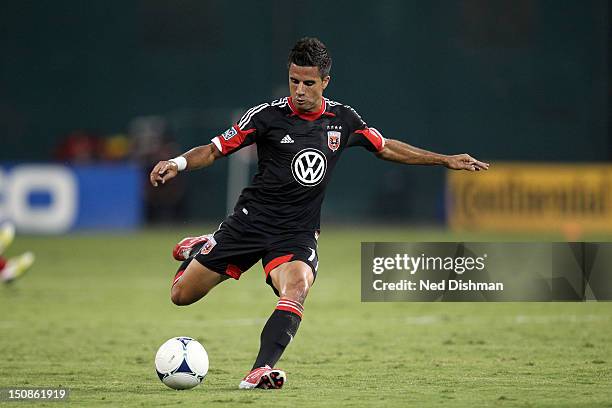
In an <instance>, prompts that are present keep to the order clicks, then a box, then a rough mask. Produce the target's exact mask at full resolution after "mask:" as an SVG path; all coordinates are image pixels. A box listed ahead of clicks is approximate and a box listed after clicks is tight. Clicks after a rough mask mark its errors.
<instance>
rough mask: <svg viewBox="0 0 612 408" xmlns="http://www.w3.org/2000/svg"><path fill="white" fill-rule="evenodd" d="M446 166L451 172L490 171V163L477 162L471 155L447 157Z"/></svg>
mask: <svg viewBox="0 0 612 408" xmlns="http://www.w3.org/2000/svg"><path fill="white" fill-rule="evenodd" d="M445 166H446V167H448V168H449V169H451V170H467V171H480V170H489V163H485V162H481V161H479V160H476V159H475V158H473V157H472V156H470V155H469V154H465V153H464V154H456V155H454V156H447V158H446V163H445Z"/></svg>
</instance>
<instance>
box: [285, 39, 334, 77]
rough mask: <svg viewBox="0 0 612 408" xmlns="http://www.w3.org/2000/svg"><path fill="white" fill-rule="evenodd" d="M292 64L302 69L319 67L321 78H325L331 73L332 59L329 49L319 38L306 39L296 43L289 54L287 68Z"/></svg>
mask: <svg viewBox="0 0 612 408" xmlns="http://www.w3.org/2000/svg"><path fill="white" fill-rule="evenodd" d="M292 63H293V64H295V65H299V66H300V67H318V68H319V73H320V74H321V78H325V77H326V76H328V75H329V72H330V71H331V66H332V59H331V56H330V55H329V53H328V52H327V47H325V44H323V43H322V42H321V41H320V40H319V39H318V38H313V37H304V38H302V39H300V40H299V41H298V42H296V43H295V45H294V46H293V49H292V50H291V52H290V53H289V60H288V61H287V68H289V66H290V65H291V64H292Z"/></svg>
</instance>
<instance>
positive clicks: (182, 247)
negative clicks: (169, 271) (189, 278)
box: [172, 235, 210, 261]
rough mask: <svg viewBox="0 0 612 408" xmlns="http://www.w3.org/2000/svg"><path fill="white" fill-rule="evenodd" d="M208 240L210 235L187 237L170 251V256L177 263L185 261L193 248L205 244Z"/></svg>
mask: <svg viewBox="0 0 612 408" xmlns="http://www.w3.org/2000/svg"><path fill="white" fill-rule="evenodd" d="M209 240H210V235H201V236H199V237H187V238H183V239H181V240H180V241H179V242H178V244H176V245H175V246H174V249H173V250H172V256H173V257H174V259H176V260H177V261H186V260H187V259H189V257H190V256H191V251H192V250H193V249H194V247H195V246H197V245H199V244H203V243H206V242H207V241H209Z"/></svg>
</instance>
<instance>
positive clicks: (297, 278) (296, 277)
mask: <svg viewBox="0 0 612 408" xmlns="http://www.w3.org/2000/svg"><path fill="white" fill-rule="evenodd" d="M311 285H312V272H311V271H310V270H306V269H302V270H299V271H293V272H292V273H291V274H290V276H288V278H287V280H286V282H285V285H283V287H282V288H281V291H280V295H281V297H288V298H290V299H294V300H297V301H300V302H303V299H305V298H306V295H307V294H308V291H309V290H310V286H311Z"/></svg>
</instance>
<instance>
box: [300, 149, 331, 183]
mask: <svg viewBox="0 0 612 408" xmlns="http://www.w3.org/2000/svg"><path fill="white" fill-rule="evenodd" d="M325 170H327V159H326V158H325V155H324V154H323V153H322V152H321V151H319V150H317V149H312V148H309V149H304V150H300V151H299V152H298V153H297V154H296V155H295V157H294V158H293V160H292V161H291V172H292V173H293V178H295V181H297V182H298V183H300V184H301V185H303V186H306V187H313V186H316V185H317V184H319V183H320V182H321V180H323V177H324V176H325Z"/></svg>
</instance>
